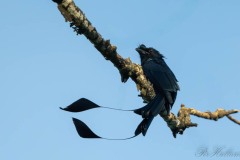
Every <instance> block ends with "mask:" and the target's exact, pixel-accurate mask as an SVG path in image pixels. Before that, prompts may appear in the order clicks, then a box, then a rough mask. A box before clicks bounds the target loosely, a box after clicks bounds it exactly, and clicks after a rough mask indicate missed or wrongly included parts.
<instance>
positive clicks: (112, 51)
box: [54, 0, 155, 101]
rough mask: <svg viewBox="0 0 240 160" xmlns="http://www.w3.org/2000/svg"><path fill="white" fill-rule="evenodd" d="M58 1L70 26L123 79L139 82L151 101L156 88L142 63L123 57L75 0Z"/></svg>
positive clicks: (142, 91) (143, 94) (141, 91)
mask: <svg viewBox="0 0 240 160" xmlns="http://www.w3.org/2000/svg"><path fill="white" fill-rule="evenodd" d="M54 2H56V3H58V9H59V11H60V12H61V14H62V15H63V17H64V18H65V20H66V21H68V22H70V26H71V27H72V28H73V29H74V31H75V32H76V33H77V34H83V35H84V36H85V37H86V38H87V39H88V40H89V41H90V42H91V43H93V44H94V46H95V48H96V49H97V50H98V51H99V52H100V53H101V54H102V55H103V56H104V57H105V59H106V60H110V61H111V62H112V63H113V64H114V66H115V67H117V68H118V70H119V71H120V74H121V76H122V81H123V82H126V81H127V79H128V78H129V77H131V78H132V80H133V81H134V82H135V83H136V84H137V88H138V90H140V95H141V96H142V97H143V99H144V100H145V101H150V100H151V99H152V98H153V97H154V96H155V93H154V90H153V87H152V85H151V83H150V82H148V81H147V79H146V78H145V76H144V74H143V71H142V68H141V66H140V65H138V64H135V63H132V62H131V60H130V59H129V58H128V59H124V58H122V57H121V56H120V55H119V54H118V53H117V47H116V46H114V45H112V44H111V43H110V40H105V39H104V38H103V37H102V36H101V35H100V34H99V33H98V32H97V30H96V28H95V27H93V26H92V24H91V22H90V21H89V20H88V19H87V18H86V16H85V15H84V13H83V12H82V11H81V10H80V9H79V8H78V7H77V6H76V5H75V3H74V2H73V0H54Z"/></svg>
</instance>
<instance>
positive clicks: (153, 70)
mask: <svg viewBox="0 0 240 160" xmlns="http://www.w3.org/2000/svg"><path fill="white" fill-rule="evenodd" d="M136 51H137V52H138V53H139V55H140V59H141V65H142V69H143V72H144V74H145V76H146V78H147V79H148V80H149V81H150V82H151V83H152V85H153V88H154V91H155V93H156V96H155V98H154V99H153V100H152V101H150V102H149V103H148V104H147V105H146V106H144V107H142V108H140V109H137V110H135V111H134V112H135V113H137V114H140V115H142V117H143V118H144V119H143V121H142V122H141V123H140V124H139V126H138V128H137V129H136V131H135V134H138V133H139V132H141V133H142V134H143V135H144V136H145V134H146V132H147V129H148V127H149V126H150V124H151V122H152V120H153V118H154V117H155V116H156V115H158V114H159V113H161V112H166V113H167V114H169V113H170V110H171V108H172V106H173V104H174V102H175V100H176V96H177V91H178V90H179V86H178V83H177V82H178V81H177V79H176V77H175V75H174V74H173V72H172V71H171V69H170V68H169V67H168V65H167V64H166V63H165V61H164V56H163V55H162V54H161V53H160V52H158V51H157V50H156V49H154V48H152V47H149V48H147V47H146V46H145V45H143V44H142V45H140V46H139V47H138V48H136Z"/></svg>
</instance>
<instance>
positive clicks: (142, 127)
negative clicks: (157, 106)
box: [135, 116, 154, 136]
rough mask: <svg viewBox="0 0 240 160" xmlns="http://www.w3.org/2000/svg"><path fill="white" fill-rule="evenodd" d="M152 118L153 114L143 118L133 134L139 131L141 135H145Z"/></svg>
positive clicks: (137, 133)
mask: <svg viewBox="0 0 240 160" xmlns="http://www.w3.org/2000/svg"><path fill="white" fill-rule="evenodd" d="M153 118H154V117H153V116H151V117H148V118H144V119H143V120H142V122H141V123H140V124H139V125H138V127H137V129H136V130H135V135H139V134H140V133H142V135H143V136H145V135H146V133H147V130H148V128H149V126H150V124H151V123H152V120H153Z"/></svg>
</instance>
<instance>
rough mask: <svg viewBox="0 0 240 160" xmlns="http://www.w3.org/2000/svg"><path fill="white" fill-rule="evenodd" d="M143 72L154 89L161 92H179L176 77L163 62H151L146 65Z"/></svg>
mask: <svg viewBox="0 0 240 160" xmlns="http://www.w3.org/2000/svg"><path fill="white" fill-rule="evenodd" d="M143 70H144V73H145V75H146V77H147V78H148V79H149V80H150V82H151V83H152V84H153V86H154V88H155V89H157V90H159V91H160V92H161V91H163V92H165V91H169V92H177V90H179V86H178V84H177V79H176V77H175V75H174V74H173V72H172V71H171V70H170V68H169V67H168V66H167V64H166V63H165V62H164V61H163V60H161V61H158V62H157V61H154V60H152V61H149V62H147V63H145V64H144V66H143Z"/></svg>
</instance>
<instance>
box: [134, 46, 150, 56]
mask: <svg viewBox="0 0 240 160" xmlns="http://www.w3.org/2000/svg"><path fill="white" fill-rule="evenodd" d="M136 51H137V52H138V53H139V54H140V55H146V54H147V52H146V51H144V50H143V49H141V48H139V47H138V48H136Z"/></svg>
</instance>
